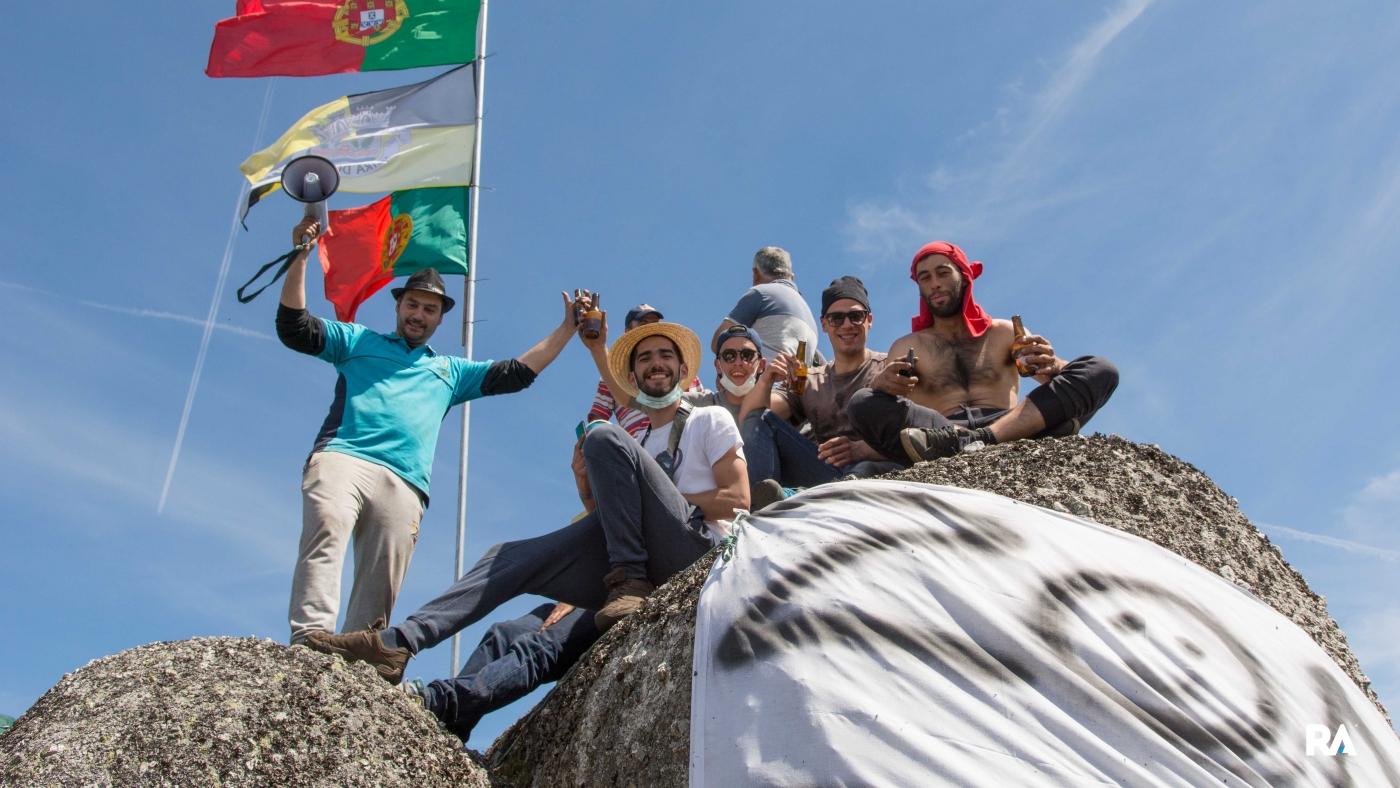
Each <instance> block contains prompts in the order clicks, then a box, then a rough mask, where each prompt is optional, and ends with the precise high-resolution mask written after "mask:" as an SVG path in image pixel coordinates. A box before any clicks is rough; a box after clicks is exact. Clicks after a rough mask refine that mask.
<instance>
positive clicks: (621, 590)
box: [593, 569, 656, 632]
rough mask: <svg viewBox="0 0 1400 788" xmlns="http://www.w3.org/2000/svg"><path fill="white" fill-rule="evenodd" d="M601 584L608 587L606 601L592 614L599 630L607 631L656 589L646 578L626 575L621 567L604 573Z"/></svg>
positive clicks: (632, 611)
mask: <svg viewBox="0 0 1400 788" xmlns="http://www.w3.org/2000/svg"><path fill="white" fill-rule="evenodd" d="M603 585H605V586H607V588H608V603H607V604H606V605H603V609H602V610H599V611H598V612H597V613H594V614H593V623H594V624H597V625H598V630H599V631H600V632H607V631H608V630H609V629H612V625H613V624H616V623H617V622H619V621H621V620H622V619H624V618H627V617H628V616H630V615H632V614H633V613H635V612H636V611H637V608H639V607H641V606H642V603H643V602H645V601H646V599H647V597H649V596H651V592H653V591H655V590H656V586H654V585H652V584H651V583H649V582H647V581H646V580H638V579H636V578H632V577H628V576H627V573H626V572H624V571H622V570H621V569H614V570H613V571H611V572H609V573H607V574H606V575H604V576H603Z"/></svg>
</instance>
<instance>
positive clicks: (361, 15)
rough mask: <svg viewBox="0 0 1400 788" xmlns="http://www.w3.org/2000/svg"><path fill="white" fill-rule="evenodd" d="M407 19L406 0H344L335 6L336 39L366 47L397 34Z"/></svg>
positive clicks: (332, 25)
mask: <svg viewBox="0 0 1400 788" xmlns="http://www.w3.org/2000/svg"><path fill="white" fill-rule="evenodd" d="M407 18H408V4H407V3H406V2H404V0H345V1H344V2H343V3H341V4H340V7H339V8H337V9H336V11H335V19H333V20H332V21H331V28H332V29H333V30H335V38H336V40H337V41H344V42H345V43H347V44H357V45H359V46H362V47H367V46H369V45H370V44H378V43H379V42H380V41H383V40H384V39H386V38H388V37H389V36H392V35H393V34H395V33H397V32H398V30H399V27H400V26H402V25H403V20H405V19H407Z"/></svg>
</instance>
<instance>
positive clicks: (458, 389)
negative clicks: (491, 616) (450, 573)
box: [277, 219, 575, 644]
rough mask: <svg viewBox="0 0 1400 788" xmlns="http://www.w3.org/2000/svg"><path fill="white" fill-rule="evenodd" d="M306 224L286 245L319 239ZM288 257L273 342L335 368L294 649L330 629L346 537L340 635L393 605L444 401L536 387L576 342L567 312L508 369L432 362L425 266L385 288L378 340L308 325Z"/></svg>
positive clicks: (308, 504)
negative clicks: (390, 328) (347, 580)
mask: <svg viewBox="0 0 1400 788" xmlns="http://www.w3.org/2000/svg"><path fill="white" fill-rule="evenodd" d="M319 230H320V228H319V226H318V225H317V224H316V223H315V222H314V220H311V219H306V220H303V221H302V222H301V224H299V225H297V228H296V229H295V230H293V231H292V237H293V238H294V239H298V241H299V239H300V238H301V237H302V236H303V235H310V236H311V237H313V238H314V237H316V236H317V235H318V234H319ZM308 253H309V250H307V251H303V252H301V253H300V254H298V255H297V256H296V258H295V259H294V260H293V261H292V264H291V268H290V269H289V270H288V272H287V280H286V282H285V284H283V286H282V302H281V305H280V306H279V307H278V308H277V336H278V338H280V339H281V340H282V344H284V345H286V346H287V347H289V348H291V349H292V350H296V351H298V352H301V353H306V354H307V355H312V356H315V357H317V358H319V359H321V360H322V361H328V362H330V363H331V364H333V365H335V369H336V372H338V373H339V378H338V379H337V380H336V386H335V399H334V400H333V401H332V403H331V408H330V413H329V414H328V415H327V416H326V421H325V423H324V424H323V425H322V426H321V431H320V433H319V434H318V435H317V436H316V443H315V445H314V446H313V447H312V449H311V456H310V457H309V458H308V459H307V461H306V466H305V468H304V469H303V471H302V485H301V490H302V533H301V548H300V552H299V555H298V557H297V565H296V572H295V574H294V575H293V579H292V600H291V606H290V610H289V612H288V622H289V623H290V624H291V629H292V635H291V642H292V643H293V644H297V643H301V642H302V641H303V640H305V639H306V636H307V635H308V634H310V633H312V632H326V633H330V632H334V630H335V619H336V612H337V611H338V610H339V609H340V573H341V566H342V565H343V564H344V562H345V550H346V548H347V547H348V546H349V544H350V540H351V539H352V538H353V539H354V541H355V582H354V586H353V587H352V588H351V590H350V607H349V609H348V610H347V611H346V615H345V622H344V627H343V631H346V632H350V631H358V630H362V629H366V628H371V627H375V626H376V624H377V626H379V627H382V626H383V623H382V621H381V619H382V620H388V618H389V616H390V614H391V613H392V611H393V608H394V600H395V599H396V598H397V597H398V593H399V586H400V584H402V582H403V577H404V573H405V572H406V571H407V570H408V561H409V558H410V557H411V556H412V555H413V547H414V545H415V544H417V542H418V523H419V521H420V520H421V519H422V517H423V509H424V507H426V506H427V504H428V484H429V479H430V477H431V475H432V466H433V451H434V449H435V448H436V447H437V437H438V429H439V427H440V426H441V424H442V420H443V418H444V417H445V416H446V415H447V411H448V409H449V408H451V407H452V406H453V405H457V404H460V403H462V402H466V401H467V400H472V399H476V398H478V397H488V396H491V395H494V394H509V393H512V392H516V391H520V390H521V389H524V388H526V387H528V386H529V385H530V384H531V383H533V382H534V380H535V376H536V375H538V374H539V373H541V372H543V371H544V368H545V367H547V366H549V363H550V362H551V361H553V360H554V359H555V358H556V357H557V356H558V355H559V352H560V351H561V350H563V349H564V345H566V344H567V343H568V341H569V337H571V336H573V334H574V329H575V326H574V317H573V315H574V304H573V301H572V300H571V299H570V298H569V296H568V294H567V293H566V294H564V319H563V321H562V322H561V323H560V324H559V326H558V327H557V328H555V329H554V331H553V332H552V333H550V335H549V336H548V337H545V339H544V340H543V341H542V342H540V343H539V344H538V345H535V346H534V347H533V348H531V349H530V350H528V351H526V352H525V353H524V354H522V355H521V356H520V357H519V358H518V359H509V360H506V361H468V360H466V359H464V358H458V357H456V356H440V355H438V354H437V353H435V352H434V351H433V349H432V348H431V347H429V346H428V344H427V342H428V339H429V338H430V337H431V336H432V335H433V332H434V331H436V330H437V327H438V325H439V324H441V323H442V318H443V315H445V314H447V312H449V311H451V309H452V307H453V305H454V302H453V300H452V299H451V298H450V297H448V295H447V289H446V288H445V287H444V286H443V282H442V277H441V276H439V275H438V272H437V271H436V270H434V269H432V268H427V269H424V270H421V271H418V272H417V273H415V274H413V275H412V276H411V277H409V279H408V282H407V283H406V284H405V285H404V286H403V287H396V288H394V289H393V290H392V291H391V292H392V293H393V295H394V300H395V301H396V302H397V304H396V306H395V307H394V313H395V315H397V317H398V326H397V328H396V330H395V331H394V332H393V333H391V334H380V333H376V332H374V331H371V330H369V329H368V328H365V327H364V326H361V325H356V324H353V323H339V322H336V321H333V320H324V319H322V318H316V317H312V316H311V313H310V312H308V311H307V309H306V258H307V256H308Z"/></svg>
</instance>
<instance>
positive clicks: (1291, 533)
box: [1259, 523, 1400, 561]
mask: <svg viewBox="0 0 1400 788" xmlns="http://www.w3.org/2000/svg"><path fill="white" fill-rule="evenodd" d="M1259 525H1260V526H1262V527H1264V528H1267V529H1268V530H1269V531H1277V532H1278V533H1280V534H1282V535H1283V536H1287V537H1291V538H1293V539H1297V540H1299V541H1302V542H1316V543H1317V544H1325V545H1327V546H1328V547H1335V548H1337V549H1339V550H1346V551H1347V552H1349V553H1360V554H1362V555H1369V556H1371V557H1372V558H1380V559H1383V560H1386V561H1400V551H1397V550H1386V549H1384V548H1380V547H1372V546H1370V545H1368V544H1361V543H1360V542H1349V541H1347V540H1346V539H1337V538H1336V537H1332V536H1323V535H1322V534H1314V533H1308V532H1307V531H1296V530H1294V529H1292V528H1285V527H1283V526H1281V525H1269V524H1268V523H1259Z"/></svg>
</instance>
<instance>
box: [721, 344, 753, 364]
mask: <svg viewBox="0 0 1400 788" xmlns="http://www.w3.org/2000/svg"><path fill="white" fill-rule="evenodd" d="M719 358H720V360H721V361H723V362H724V363H726V364H733V363H734V361H735V360H736V359H741V358H742V359H743V360H744V362H745V363H748V362H751V361H753V360H754V359H756V358H758V351H757V350H754V349H753V348H747V347H746V348H744V349H743V350H735V349H734V348H725V349H724V350H721V351H720V352H719Z"/></svg>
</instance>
